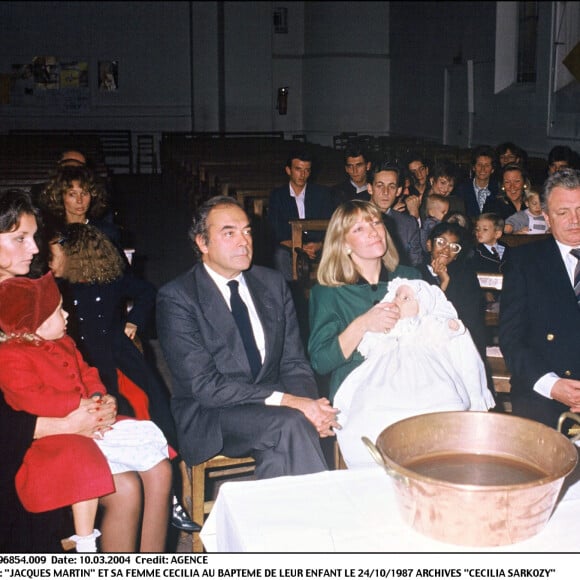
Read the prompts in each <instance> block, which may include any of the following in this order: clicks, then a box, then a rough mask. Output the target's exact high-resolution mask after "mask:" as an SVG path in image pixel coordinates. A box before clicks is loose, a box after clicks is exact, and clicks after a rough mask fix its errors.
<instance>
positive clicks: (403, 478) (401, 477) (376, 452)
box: [361, 435, 409, 485]
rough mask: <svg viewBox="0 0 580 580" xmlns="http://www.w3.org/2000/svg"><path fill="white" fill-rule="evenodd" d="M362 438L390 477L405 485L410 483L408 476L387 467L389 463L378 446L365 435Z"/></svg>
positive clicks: (373, 456) (372, 455)
mask: <svg viewBox="0 0 580 580" xmlns="http://www.w3.org/2000/svg"><path fill="white" fill-rule="evenodd" d="M361 439H362V442H363V443H364V444H365V445H366V447H367V449H368V451H369V453H370V454H371V457H372V458H373V459H374V460H375V461H376V462H377V463H378V464H379V465H380V466H381V467H382V468H383V469H384V470H385V471H386V472H387V475H388V476H389V477H392V478H393V479H395V480H397V481H400V482H402V483H404V484H405V485H408V483H409V480H408V479H407V477H406V476H405V475H402V474H400V473H397V472H396V471H395V470H394V469H391V468H390V467H387V464H386V463H385V461H384V459H383V456H382V455H381V452H380V451H379V450H378V448H377V446H376V445H375V444H374V443H373V442H372V441H371V440H370V439H369V438H368V437H365V436H364V435H363V436H362V437H361Z"/></svg>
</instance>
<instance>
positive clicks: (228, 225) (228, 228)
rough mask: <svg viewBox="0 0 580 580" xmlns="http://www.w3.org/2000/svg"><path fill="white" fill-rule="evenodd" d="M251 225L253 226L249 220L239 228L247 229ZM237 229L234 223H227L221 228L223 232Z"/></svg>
mask: <svg viewBox="0 0 580 580" xmlns="http://www.w3.org/2000/svg"><path fill="white" fill-rule="evenodd" d="M251 227H252V226H251V224H250V222H248V223H247V224H246V225H243V226H241V227H240V228H239V229H240V230H246V229H248V228H250V229H251ZM237 229H238V228H237V226H234V225H231V224H226V225H224V226H222V228H221V230H220V231H222V232H223V231H225V230H237Z"/></svg>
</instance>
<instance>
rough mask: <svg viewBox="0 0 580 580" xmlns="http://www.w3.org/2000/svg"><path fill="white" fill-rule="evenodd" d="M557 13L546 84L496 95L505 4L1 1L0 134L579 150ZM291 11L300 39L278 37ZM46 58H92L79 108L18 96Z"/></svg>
mask: <svg viewBox="0 0 580 580" xmlns="http://www.w3.org/2000/svg"><path fill="white" fill-rule="evenodd" d="M503 4H504V5H512V4H517V3H508V2H506V3H503ZM555 4H556V3H553V2H539V3H538V6H539V10H540V17H539V34H538V43H537V62H538V77H537V80H536V82H535V83H534V84H533V85H523V86H520V85H514V86H510V87H507V88H505V89H504V90H502V91H500V92H498V93H497V94H495V91H494V74H495V69H496V66H497V63H498V59H499V62H500V63H501V60H502V58H503V55H502V53H501V51H502V50H503V48H501V47H500V48H499V49H498V48H496V44H497V43H496V29H497V26H498V22H497V14H498V3H495V2H436V3H433V2H356V3H355V2H317V1H309V2H288V1H286V2H283V1H282V2H210V1H207V2H137V1H136V2H106V1H105V2H0V74H1V75H3V77H2V78H3V82H4V84H3V87H4V89H3V93H2V94H3V95H4V97H3V99H2V104H0V132H6V131H8V130H10V129H31V128H36V129H52V128H58V129H67V128H84V129H113V128H120V129H129V130H131V131H134V132H135V133H138V132H147V133H155V134H157V135H159V134H160V133H161V132H162V131H191V130H196V131H284V132H285V133H286V134H287V135H288V136H290V135H293V134H297V133H304V134H306V135H307V137H308V138H309V140H311V141H314V142H318V143H322V144H331V143H332V136H333V135H336V134H337V133H340V132H344V131H346V132H357V133H359V134H372V135H386V134H400V135H411V136H418V137H424V138H429V139H433V140H435V141H438V142H442V141H445V142H446V143H448V144H453V145H461V146H466V145H467V146H472V145H475V144H478V143H489V144H497V143H498V142H500V141H503V140H507V139H509V140H514V141H515V142H516V143H518V144H519V145H521V146H522V147H524V148H526V149H528V151H529V153H531V154H537V155H538V154H539V155H545V154H546V153H547V151H548V150H549V149H550V148H551V147H552V146H553V145H555V144H558V143H560V142H561V143H566V144H570V145H571V146H572V147H575V148H578V142H579V140H580V121H579V117H580V115H579V113H580V99H579V98H578V96H579V95H578V92H579V91H578V84H579V83H578V82H577V81H576V82H574V83H573V84H572V85H571V86H569V87H566V88H565V89H563V90H561V91H559V92H558V93H552V92H551V90H550V79H551V74H552V67H553V63H552V50H553V46H554V38H553V29H554V5H555ZM560 4H563V3H560ZM568 4H570V3H568ZM281 8H283V9H286V10H287V24H288V31H287V33H276V32H275V31H274V26H273V13H274V11H276V10H278V9H281ZM34 56H55V57H57V58H58V59H61V60H66V59H70V60H86V61H88V63H89V87H88V89H86V90H85V93H84V95H83V98H82V105H81V106H77V105H78V103H77V101H75V99H71V100H69V102H67V101H66V99H65V100H64V101H63V100H60V101H58V100H57V101H55V100H54V99H52V100H51V99H50V98H48V99H47V98H46V95H44V96H43V95H40V94H37V97H38V98H32V99H29V100H28V101H27V102H25V103H19V104H17V103H15V102H14V101H11V102H9V103H7V102H6V99H5V95H6V88H5V87H6V82H7V80H6V79H7V78H8V76H9V74H10V72H11V67H12V65H13V64H19V63H24V62H30V61H31V59H32V58H33V57H34ZM102 60H116V61H118V63H119V89H118V91H116V92H113V93H104V92H101V91H99V90H98V78H97V76H98V74H97V66H98V62H99V61H102ZM468 63H471V64H472V65H473V92H474V107H473V111H472V112H471V113H470V112H469V111H468V106H467V103H468V99H467V91H468V82H467V78H468V66H469V64H468ZM279 87H288V90H289V96H288V111H287V114H286V115H280V114H278V111H277V110H276V95H277V91H278V88H279ZM49 96H50V95H49ZM71 103H72V104H71ZM75 107H76V108H75Z"/></svg>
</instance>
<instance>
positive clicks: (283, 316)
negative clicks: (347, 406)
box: [157, 264, 318, 465]
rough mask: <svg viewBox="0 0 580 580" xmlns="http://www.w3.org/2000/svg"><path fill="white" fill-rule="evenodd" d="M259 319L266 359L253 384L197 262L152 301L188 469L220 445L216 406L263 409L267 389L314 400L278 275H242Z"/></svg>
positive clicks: (218, 298) (236, 338) (226, 314)
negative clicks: (155, 301)
mask: <svg viewBox="0 0 580 580" xmlns="http://www.w3.org/2000/svg"><path fill="white" fill-rule="evenodd" d="M244 278H245V280H246V283H247V285H248V288H249V290H250V293H251V295H252V297H253V300H254V304H255V306H256V310H257V312H258V315H259V317H260V320H261V322H262V326H263V329H264V335H265V343H266V355H265V359H264V362H263V365H262V369H261V370H260V373H259V374H258V376H257V377H256V379H255V381H254V379H253V378H252V373H251V371H250V365H249V363H248V359H247V356H246V353H245V350H244V345H243V343H242V339H241V337H240V334H239V332H238V328H237V326H236V323H235V322H234V319H233V317H232V314H231V312H230V310H229V308H228V306H227V304H226V302H225V300H224V299H223V296H222V295H221V293H220V291H219V290H218V288H217V287H216V285H215V283H214V282H213V280H212V279H211V278H210V276H209V275H208V273H207V271H206V269H205V267H204V266H203V264H196V265H195V266H194V267H193V268H192V269H191V270H189V271H188V272H186V273H185V274H182V275H181V276H179V277H178V278H176V279H175V280H173V281H172V282H169V283H168V284H166V285H165V286H163V287H162V288H161V290H159V293H158V296H157V332H158V336H159V341H160V343H161V346H162V349H163V353H164V355H165V359H166V361H167V364H168V366H169V369H170V370H171V374H172V377H173V399H172V410H173V414H174V417H175V421H176V424H177V431H178V438H179V448H180V452H181V454H182V455H183V457H184V459H185V461H186V463H187V464H188V465H194V464H198V463H201V462H202V461H205V460H206V459H209V458H210V457H212V456H213V455H215V454H217V453H219V451H220V450H221V449H222V446H223V437H222V432H221V428H220V409H221V408H224V407H232V406H236V405H245V404H252V403H253V404H264V400H265V399H266V398H267V397H269V396H270V395H271V394H272V393H273V392H274V391H282V392H287V393H291V394H294V395H297V396H304V397H310V398H317V396H318V395H317V389H316V381H315V378H314V373H313V372H312V369H311V368H310V365H309V364H308V361H307V360H306V357H305V355H304V350H303V347H302V343H301V341H300V334H299V329H298V321H297V318H296V313H295V310H294V304H293V302H292V297H291V295H290V290H289V288H288V285H287V284H286V282H285V281H284V278H283V277H282V275H281V274H280V273H279V272H276V271H274V270H270V269H269V268H263V267H261V266H253V267H252V268H250V269H249V270H247V271H246V272H244Z"/></svg>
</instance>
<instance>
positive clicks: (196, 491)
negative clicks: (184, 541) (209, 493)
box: [191, 463, 205, 552]
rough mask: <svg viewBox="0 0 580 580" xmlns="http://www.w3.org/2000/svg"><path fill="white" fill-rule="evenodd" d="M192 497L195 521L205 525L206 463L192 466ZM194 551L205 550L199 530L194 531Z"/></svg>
mask: <svg viewBox="0 0 580 580" xmlns="http://www.w3.org/2000/svg"><path fill="white" fill-rule="evenodd" d="M191 476H192V477H191V499H192V504H193V507H192V512H193V521H194V522H197V523H198V524H201V525H203V523H204V521H205V507H204V505H205V463H201V464H200V465H195V466H194V467H192V468H191ZM192 535H193V543H192V552H203V543H202V541H201V538H200V535H199V532H193V534H192Z"/></svg>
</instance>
